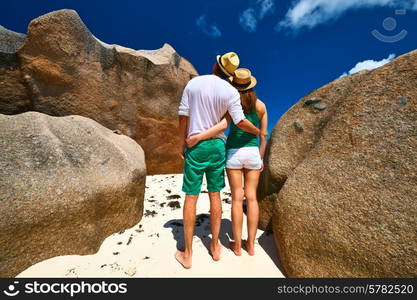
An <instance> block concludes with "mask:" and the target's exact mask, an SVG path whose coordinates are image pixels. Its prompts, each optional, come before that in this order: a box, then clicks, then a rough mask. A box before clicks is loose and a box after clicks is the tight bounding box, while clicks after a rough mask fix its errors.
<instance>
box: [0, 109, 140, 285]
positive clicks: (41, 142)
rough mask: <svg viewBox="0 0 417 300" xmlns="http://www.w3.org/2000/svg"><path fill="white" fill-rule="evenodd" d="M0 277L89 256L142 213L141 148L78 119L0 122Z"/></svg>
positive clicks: (36, 116)
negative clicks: (62, 257)
mask: <svg viewBox="0 0 417 300" xmlns="http://www.w3.org/2000/svg"><path fill="white" fill-rule="evenodd" d="M0 148H1V149H2V155H1V156H0V191H1V192H0V204H1V205H0V216H1V218H0V277H9V276H15V275H17V274H18V273H20V272H21V271H23V270H24V269H26V268H27V267H29V266H31V265H33V264H35V263H37V262H39V261H42V260H44V259H47V258H50V257H53V256H58V255H69V254H79V255H84V254H92V253H95V252H97V251H98V249H99V247H100V245H101V243H102V242H103V240H104V239H105V238H106V237H107V236H109V235H110V234H112V233H114V232H117V231H120V230H122V229H125V228H128V227H131V226H133V225H134V224H136V223H137V222H138V221H139V220H140V218H141V216H142V212H143V201H144V190H145V178H146V167H145V160H144V153H143V151H142V149H141V148H140V147H139V146H138V145H137V143H135V141H133V140H132V139H130V138H129V137H127V136H124V135H117V134H114V133H112V132H111V131H110V130H109V129H107V128H105V127H103V126H101V125H100V124H98V123H96V122H95V121H93V120H90V119H87V118H84V117H81V116H67V117H59V118H58V117H51V116H47V115H44V114H41V113H37V112H28V113H24V114H20V115H16V116H6V115H0Z"/></svg>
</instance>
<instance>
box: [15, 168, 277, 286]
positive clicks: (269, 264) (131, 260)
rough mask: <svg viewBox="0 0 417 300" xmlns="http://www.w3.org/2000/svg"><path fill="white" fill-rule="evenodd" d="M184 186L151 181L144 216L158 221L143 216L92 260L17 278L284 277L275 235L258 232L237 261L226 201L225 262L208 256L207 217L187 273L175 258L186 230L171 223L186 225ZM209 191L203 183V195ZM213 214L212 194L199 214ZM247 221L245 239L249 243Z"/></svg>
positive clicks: (68, 259)
mask: <svg viewBox="0 0 417 300" xmlns="http://www.w3.org/2000/svg"><path fill="white" fill-rule="evenodd" d="M181 183H182V175H157V176H148V177H147V179H146V185H147V188H146V193H145V208H144V212H146V210H149V211H155V212H157V214H156V215H155V216H154V217H152V216H143V218H142V220H141V222H140V223H139V224H137V225H135V226H134V227H132V228H130V229H128V230H125V231H124V232H123V233H116V234H113V235H111V236H109V237H108V238H107V239H106V240H105V241H104V242H103V244H102V245H101V247H100V250H99V251H98V252H97V253H96V254H94V255H85V256H79V255H70V256H59V257H54V258H51V259H48V260H45V261H42V262H40V263H38V264H36V265H33V266H31V267H30V268H28V269H27V270H25V271H23V272H22V273H20V274H19V275H18V277H275V278H277V277H284V276H283V274H282V273H281V271H280V270H279V268H278V266H277V264H278V257H277V254H276V249H275V245H274V240H273V236H272V234H267V233H264V232H263V231H261V230H258V235H257V240H256V248H255V251H256V254H255V256H249V255H248V254H247V252H246V251H242V252H243V254H242V256H241V257H237V256H235V255H234V253H233V252H232V251H231V250H230V249H229V248H228V241H229V237H230V238H231V237H232V231H231V222H230V210H231V205H230V203H225V202H224V201H223V202H222V204H223V220H222V228H221V242H222V244H223V245H224V248H223V252H222V258H221V260H220V261H218V262H214V261H213V260H212V258H211V256H210V255H209V253H208V247H209V244H210V236H211V235H210V227H209V219H208V218H205V219H204V220H203V221H202V222H200V223H201V225H200V226H196V232H195V236H194V244H193V245H194V246H193V250H194V255H193V268H192V269H190V270H186V269H184V268H183V267H182V266H181V265H180V264H179V263H178V262H177V261H176V260H175V258H174V253H175V251H176V248H177V240H178V245H179V246H180V247H182V245H183V234H182V230H183V228H182V227H181V226H176V225H174V224H172V223H173V222H174V223H175V222H177V223H179V224H182V206H183V202H184V194H183V193H182V192H181ZM167 190H170V191H171V192H170V193H169V192H168V191H167ZM205 190H206V185H205V184H204V185H203V187H202V191H205ZM229 192H230V188H229V186H227V187H226V188H225V189H224V190H223V191H222V193H221V196H222V199H229V202H230V199H231V197H230V196H229V195H227V194H226V193H229ZM169 195H179V196H181V199H173V200H167V196H169ZM176 200H178V201H179V202H180V204H181V209H173V208H170V207H168V206H167V204H168V203H169V202H170V201H176ZM152 201H154V202H152ZM162 203H165V205H164V207H161V204H162ZM209 209H210V203H209V199H208V194H207V193H202V194H201V195H200V198H199V200H198V204H197V215H199V214H208V213H209ZM244 218H245V219H244V226H243V227H244V228H243V238H246V236H247V231H246V228H245V227H246V225H245V224H246V217H244ZM197 225H198V224H197ZM129 240H130V242H129Z"/></svg>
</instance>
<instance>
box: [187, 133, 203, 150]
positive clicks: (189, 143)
mask: <svg viewBox="0 0 417 300" xmlns="http://www.w3.org/2000/svg"><path fill="white" fill-rule="evenodd" d="M200 140H201V139H200V136H199V135H198V134H197V135H193V136H190V137H189V138H188V139H186V140H185V142H186V143H187V146H188V148H192V147H194V146H195V145H197V143H198V142H199V141H200Z"/></svg>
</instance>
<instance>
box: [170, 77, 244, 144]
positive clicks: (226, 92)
mask: <svg viewBox="0 0 417 300" xmlns="http://www.w3.org/2000/svg"><path fill="white" fill-rule="evenodd" d="M227 112H229V114H230V116H231V118H232V120H233V123H235V124H238V123H239V122H240V121H242V120H244V119H245V114H244V113H243V109H242V105H241V104H240V95H239V92H238V91H237V90H236V89H235V88H234V87H233V86H232V85H231V84H230V83H228V82H227V81H225V80H223V79H221V78H220V77H218V76H215V75H203V76H198V77H195V78H193V79H191V80H190V81H189V82H188V84H187V86H186V87H185V89H184V93H183V95H182V99H181V104H180V107H179V111H178V114H179V115H181V116H188V117H189V118H190V120H189V128H188V137H190V136H193V135H196V134H199V133H201V132H204V131H206V130H208V129H210V128H211V127H213V126H214V125H216V124H218V123H219V122H220V121H221V120H222V118H223V117H224V115H225V114H226V113H227ZM218 137H219V138H221V139H223V140H224V141H225V140H226V136H225V135H224V133H222V134H221V135H219V136H218Z"/></svg>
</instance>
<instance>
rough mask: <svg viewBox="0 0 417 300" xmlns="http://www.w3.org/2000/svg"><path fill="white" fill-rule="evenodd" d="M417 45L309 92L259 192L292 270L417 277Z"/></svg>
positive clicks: (275, 145) (273, 152)
mask: <svg viewBox="0 0 417 300" xmlns="http://www.w3.org/2000/svg"><path fill="white" fill-rule="evenodd" d="M416 195H417V51H414V52H411V53H409V54H406V55H403V56H401V57H399V58H397V59H396V60H394V61H393V62H391V63H389V64H387V65H385V66H383V67H381V68H378V69H376V70H373V71H363V72H361V73H358V74H355V75H352V76H348V77H344V78H341V79H338V80H336V81H334V82H332V83H330V84H328V85H326V86H324V87H322V88H320V89H318V90H316V91H314V92H313V93H311V94H309V95H308V96H306V97H304V98H302V99H301V100H300V101H299V102H298V103H297V104H295V105H294V106H293V107H292V108H291V109H290V110H289V111H288V112H287V113H286V114H285V115H284V116H283V117H282V118H281V120H280V121H279V122H278V124H277V125H276V127H275V128H274V130H273V132H272V136H271V139H270V144H269V148H268V155H267V158H266V171H265V173H264V175H263V176H262V180H261V184H260V189H259V197H260V202H261V209H262V212H261V215H262V220H261V224H262V226H263V227H267V226H268V225H269V226H270V225H271V219H272V225H273V226H272V229H273V232H274V236H275V241H276V246H277V249H278V253H279V256H280V259H281V262H282V264H283V267H284V269H285V271H286V273H287V275H288V276H290V277H408V276H409V277H416V276H417V202H416Z"/></svg>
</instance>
